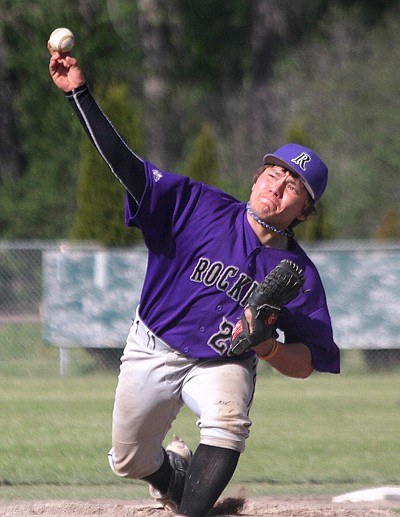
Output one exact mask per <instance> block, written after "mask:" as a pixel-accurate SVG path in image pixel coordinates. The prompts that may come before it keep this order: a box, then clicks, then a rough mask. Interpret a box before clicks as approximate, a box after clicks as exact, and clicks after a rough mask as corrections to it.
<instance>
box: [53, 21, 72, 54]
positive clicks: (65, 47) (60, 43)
mask: <svg viewBox="0 0 400 517" xmlns="http://www.w3.org/2000/svg"><path fill="white" fill-rule="evenodd" d="M49 43H50V46H51V48H52V49H53V50H54V51H55V52H59V53H60V54H65V53H66V52H69V51H70V50H72V48H73V47H74V43H75V41H74V35H73V33H72V31H70V30H69V29H67V28H66V27H59V28H58V29H55V30H54V31H53V32H52V33H51V34H50V37H49Z"/></svg>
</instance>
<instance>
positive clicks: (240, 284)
mask: <svg viewBox="0 0 400 517" xmlns="http://www.w3.org/2000/svg"><path fill="white" fill-rule="evenodd" d="M251 282H252V279H251V278H250V277H248V276H247V275H245V274H244V273H241V275H240V277H239V278H238V279H237V280H236V282H235V283H234V284H233V286H232V288H231V289H230V290H229V291H228V292H227V293H226V294H227V295H228V296H230V297H231V298H232V299H233V300H236V301H239V299H240V296H241V294H242V289H243V288H244V287H246V285H249V284H251ZM241 305H242V303H241Z"/></svg>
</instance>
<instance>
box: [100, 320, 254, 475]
mask: <svg viewBox="0 0 400 517" xmlns="http://www.w3.org/2000/svg"><path fill="white" fill-rule="evenodd" d="M256 366H257V359H256V358H255V357H250V358H247V359H245V360H240V361H239V360H234V359H222V360H221V359H219V360H203V359H193V358H190V357H187V356H185V355H183V354H181V353H179V352H177V351H175V350H173V349H172V348H170V347H169V346H168V345H167V344H166V343H164V342H163V341H162V340H161V339H159V338H157V337H156V336H155V335H154V334H153V333H152V332H151V330H150V329H148V328H147V327H146V326H145V325H144V324H143V322H142V321H141V320H140V319H139V318H138V317H136V319H135V321H134V323H133V325H132V327H131V330H130V332H129V335H128V338H127V344H126V347H125V350H124V354H123V356H122V363H121V369H120V374H119V378H118V386H117V390H116V395H115V403H114V410H113V424H112V449H111V451H110V455H109V459H110V465H111V468H112V469H113V470H114V472H115V473H116V474H117V475H119V476H123V477H128V478H136V479H139V478H143V477H145V476H148V475H150V474H153V473H154V472H156V471H157V470H158V469H159V468H160V467H161V464H162V462H163V459H164V453H163V450H162V443H163V440H164V438H165V436H166V434H167V432H168V431H169V429H170V428H171V426H172V423H173V421H174V420H175V418H176V416H177V415H178V413H179V411H180V409H181V408H182V406H183V404H186V405H187V406H188V407H189V408H190V409H191V410H192V411H193V412H194V413H195V414H196V415H197V416H198V417H199V418H198V421H197V426H198V427H199V429H200V443H203V444H206V445H212V446H217V447H223V448H228V449H233V450H236V451H239V452H243V450H244V448H245V440H246V438H247V437H248V436H249V427H250V425H251V421H250V419H249V411H250V407H251V404H252V400H253V395H254V388H255V378H256Z"/></svg>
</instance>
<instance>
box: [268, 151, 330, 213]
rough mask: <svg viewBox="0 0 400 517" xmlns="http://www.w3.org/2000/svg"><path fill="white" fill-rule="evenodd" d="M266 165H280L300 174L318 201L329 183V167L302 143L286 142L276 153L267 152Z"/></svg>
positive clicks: (314, 198) (315, 200)
mask: <svg viewBox="0 0 400 517" xmlns="http://www.w3.org/2000/svg"><path fill="white" fill-rule="evenodd" d="M263 164H264V165H279V166H281V167H283V168H284V169H287V170H288V171H290V172H295V173H297V174H299V175H300V178H301V179H302V180H303V183H304V186H305V187H306V189H307V191H308V193H309V194H310V196H311V197H312V199H313V201H314V203H316V202H317V201H318V200H319V199H320V198H321V196H322V194H323V193H324V190H325V188H326V184H327V183H328V167H327V166H326V165H325V163H324V162H323V161H322V160H321V158H320V157H319V156H318V155H317V154H316V153H315V152H314V151H313V150H312V149H308V148H307V147H304V146H303V145H300V144H286V145H284V146H283V147H280V148H279V149H278V150H277V151H276V152H275V153H272V154H266V155H265V156H264V159H263Z"/></svg>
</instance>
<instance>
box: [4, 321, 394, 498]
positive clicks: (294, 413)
mask: <svg viewBox="0 0 400 517" xmlns="http://www.w3.org/2000/svg"><path fill="white" fill-rule="evenodd" d="M16 332H17V331H16ZM18 332H20V335H18V336H16V337H18V339H17V340H16V345H15V349H13V350H11V349H9V348H8V347H5V346H4V345H3V346H2V344H1V335H2V334H1V331H0V436H1V440H0V498H1V499H49V498H70V499H72V498H81V499H87V498H96V497H108V498H123V499H125V498H135V497H136V498H141V497H147V489H146V487H145V486H144V485H143V484H142V483H140V482H132V481H126V480H121V479H118V478H116V477H115V476H114V475H113V474H112V473H111V471H110V470H109V467H108V463H107V452H108V449H109V447H110V426H111V411H112V405H113V396H114V390H115V386H116V378H117V373H118V372H117V370H116V369H115V370H111V371H110V370H108V371H107V370H99V369H97V370H96V369H95V368H94V366H93V363H92V362H91V359H90V358H89V357H88V354H86V353H85V352H84V351H82V350H77V351H75V353H74V354H75V358H74V367H73V369H72V371H71V375H70V376H68V377H60V376H59V374H58V351H57V349H54V348H52V347H48V346H46V345H43V344H42V343H41V342H40V333H38V331H37V329H34V328H31V329H30V331H28V330H27V329H25V330H23V329H19V330H18ZM252 419H253V426H252V429H251V436H250V438H249V440H248V445H247V449H246V452H245V453H244V454H243V456H242V458H241V461H240V463H239V467H238V469H237V471H236V473H235V476H234V479H233V481H232V485H231V486H232V487H235V486H237V485H243V484H245V485H246V486H247V488H248V493H249V494H250V495H309V494H312V495H335V494H338V493H342V492H344V491H346V492H347V491H350V490H356V489H359V488H367V487H373V486H382V485H398V484H400V447H399V436H400V435H399V429H400V375H399V371H389V372H384V371H381V372H379V373H370V372H366V371H365V369H363V368H362V367H361V366H360V364H359V357H358V356H357V354H355V353H351V352H349V353H346V354H344V361H343V373H342V374H341V375H329V374H314V375H313V376H312V377H311V378H310V379H308V380H306V381H297V380H292V379H288V378H285V377H282V376H281V375H278V374H276V373H275V372H273V371H272V370H271V369H270V368H269V367H268V366H267V365H264V364H262V365H260V371H259V378H258V386H257V392H256V397H255V401H254V406H253V411H252ZM195 421H196V418H195V417H194V416H193V415H192V414H191V413H190V412H189V411H187V410H183V411H182V413H181V414H180V416H179V418H178V420H177V422H176V425H175V426H174V429H173V430H172V431H173V432H176V433H178V434H180V435H182V436H183V437H184V438H185V440H186V441H187V442H188V444H189V445H190V446H191V447H192V448H195V447H196V444H197V442H198V432H197V428H196V425H195ZM172 431H171V432H172Z"/></svg>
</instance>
